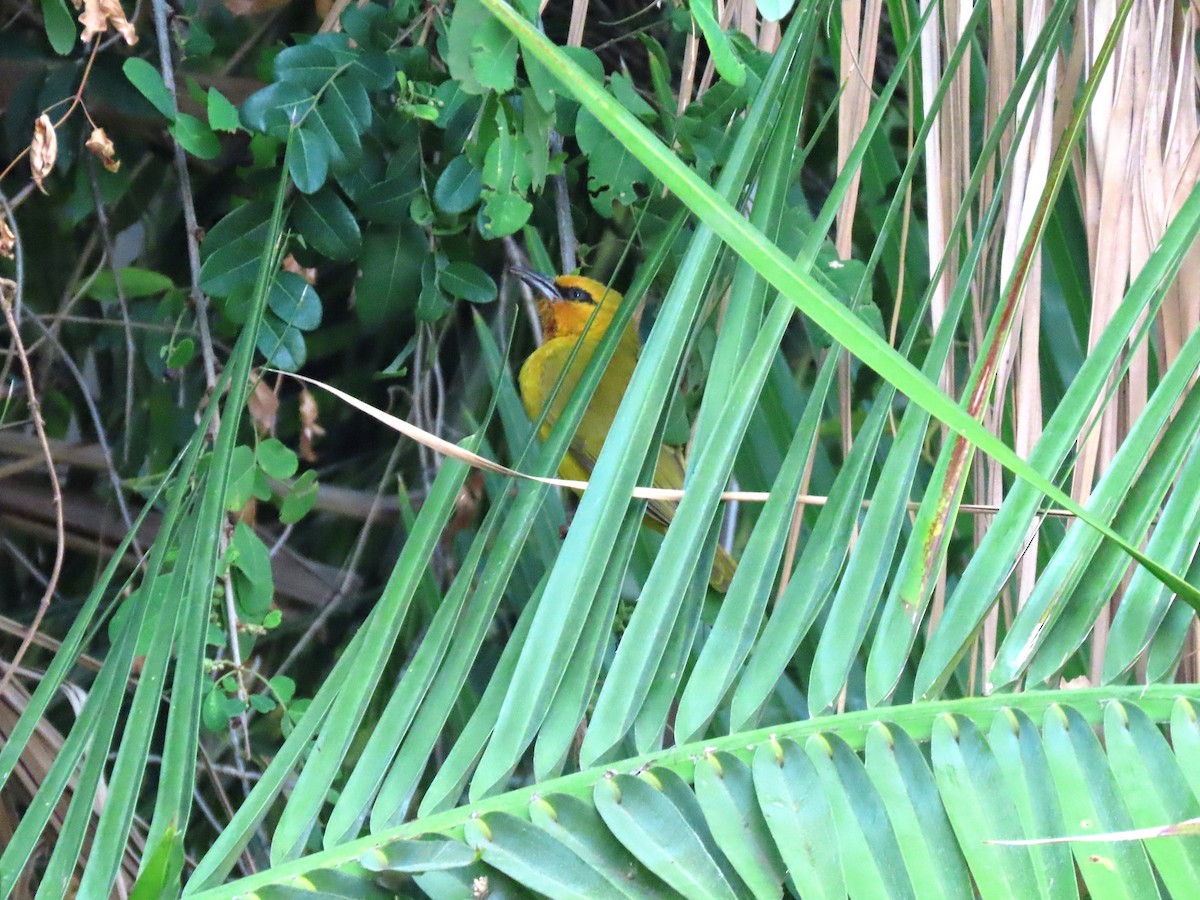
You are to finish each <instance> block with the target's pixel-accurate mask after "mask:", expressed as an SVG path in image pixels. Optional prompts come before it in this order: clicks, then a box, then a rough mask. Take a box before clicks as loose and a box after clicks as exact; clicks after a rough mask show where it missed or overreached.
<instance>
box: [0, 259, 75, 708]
mask: <svg viewBox="0 0 1200 900" xmlns="http://www.w3.org/2000/svg"><path fill="white" fill-rule="evenodd" d="M10 291H11V294H10ZM20 294H21V287H20V285H19V284H18V283H17V282H13V281H10V282H8V283H7V284H4V283H0V308H3V310H4V319H5V321H6V322H8V329H9V331H11V332H12V339H13V344H14V346H15V347H16V351H17V357H18V359H19V361H20V363H21V371H22V372H23V373H24V374H25V390H26V394H27V396H28V397H29V412H30V415H31V416H32V418H33V427H34V430H35V431H36V432H37V436H38V441H39V442H40V443H41V445H42V450H43V452H44V453H45V454H46V472H47V474H48V475H49V476H50V487H51V490H52V491H53V493H54V531H55V537H56V540H55V545H54V566H53V567H52V568H51V569H50V580H49V581H48V582H47V584H46V589H45V591H44V592H43V593H42V599H41V600H40V601H38V608H37V612H36V613H35V614H34V616H33V621H32V622H30V623H29V629H28V630H27V631H26V632H25V637H24V638H22V640H21V646H20V647H18V648H17V654H16V656H14V657H13V658H12V666H11V668H9V669H6V670H5V672H4V675H3V676H0V694H2V693H3V692H4V689H5V688H6V687H7V686H8V682H9V680H10V679H11V678H12V673H13V669H15V668H16V667H17V666H19V665H20V664H21V660H22V659H24V658H25V653H26V651H28V650H29V646H30V645H31V644H32V643H33V639H34V636H35V635H36V634H37V632H38V631H39V630H40V629H41V627H42V619H44V618H45V617H46V610H48V609H49V608H50V598H51V597H53V596H54V591H55V589H56V588H57V587H58V579H59V576H60V575H61V574H62V565H63V556H64V555H65V553H66V547H67V533H66V524H65V523H64V522H63V498H62V486H61V485H60V484H59V483H58V473H57V472H56V471H55V470H54V457H53V456H52V455H51V453H50V442H49V440H48V439H47V437H46V425H45V423H44V422H43V421H42V405H41V403H40V402H39V401H38V396H37V390H35V389H34V386H33V369H32V368H30V366H29V356H28V355H27V354H26V353H25V345H24V343H22V341H21V332H20V329H19V328H18V327H17V319H16V316H14V315H13V306H14V300H17V299H19V297H20Z"/></svg>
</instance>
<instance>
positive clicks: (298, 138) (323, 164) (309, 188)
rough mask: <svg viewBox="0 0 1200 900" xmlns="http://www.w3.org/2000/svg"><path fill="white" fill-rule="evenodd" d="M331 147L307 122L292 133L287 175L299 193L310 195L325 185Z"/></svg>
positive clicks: (324, 137)
mask: <svg viewBox="0 0 1200 900" xmlns="http://www.w3.org/2000/svg"><path fill="white" fill-rule="evenodd" d="M331 146H332V144H331V142H330V141H329V139H328V138H327V137H326V136H325V135H324V134H322V133H321V132H320V131H317V130H316V129H315V128H314V127H313V126H312V125H310V124H309V123H307V122H306V123H305V124H303V125H301V126H300V127H299V128H297V129H296V130H295V131H294V132H292V138H291V140H290V141H289V142H288V155H287V163H288V174H289V175H291V176H292V181H293V182H295V184H296V187H297V188H298V189H299V190H300V191H301V192H303V193H305V194H312V193H314V192H316V191H318V190H320V189H321V186H322V185H323V184H325V179H326V178H327V177H328V176H329V155H330V148H331Z"/></svg>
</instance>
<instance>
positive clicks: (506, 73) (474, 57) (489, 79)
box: [471, 18, 518, 94]
mask: <svg viewBox="0 0 1200 900" xmlns="http://www.w3.org/2000/svg"><path fill="white" fill-rule="evenodd" d="M517 47H518V44H517V39H516V37H514V36H513V34H512V32H510V31H509V30H508V29H507V28H505V27H504V26H503V25H501V24H500V23H499V22H497V21H496V20H495V19H491V18H489V20H488V23H487V24H485V25H484V26H483V27H482V28H480V29H478V30H477V31H476V32H475V33H474V34H473V35H472V36H471V67H472V68H473V69H474V70H475V76H476V77H477V78H478V79H479V82H480V84H482V85H483V86H484V87H489V88H491V89H492V90H493V91H496V92H497V93H501V94H502V93H506V92H508V91H511V90H512V89H513V87H514V86H515V84H516V76H517Z"/></svg>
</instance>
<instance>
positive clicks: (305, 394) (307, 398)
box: [300, 388, 325, 463]
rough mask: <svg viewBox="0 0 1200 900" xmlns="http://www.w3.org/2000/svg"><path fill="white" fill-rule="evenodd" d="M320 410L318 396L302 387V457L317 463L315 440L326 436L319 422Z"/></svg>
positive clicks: (306, 460)
mask: <svg viewBox="0 0 1200 900" xmlns="http://www.w3.org/2000/svg"><path fill="white" fill-rule="evenodd" d="M320 412H321V411H320V409H319V408H318V407H317V398H316V397H314V396H313V395H312V393H311V392H310V391H309V389H308V388H304V389H302V390H301V391H300V457H301V458H302V459H303V460H304V461H305V462H310V463H315V462H316V461H317V454H316V451H315V450H313V442H314V441H315V440H316V439H317V438H319V437H324V436H325V429H324V428H322V427H321V426H320V424H319V423H318V422H317V417H318V416H319V415H320Z"/></svg>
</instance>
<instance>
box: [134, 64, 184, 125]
mask: <svg viewBox="0 0 1200 900" xmlns="http://www.w3.org/2000/svg"><path fill="white" fill-rule="evenodd" d="M121 70H122V71H123V72H124V73H125V77H126V78H128V79H129V82H130V84H132V85H133V86H134V87H135V88H137V89H138V90H139V91H141V94H142V96H143V97H145V98H146V99H147V100H149V101H150V103H151V105H152V106H153V107H154V108H155V109H157V110H158V111H159V112H160V113H162V114H163V116H164V117H165V118H166V120H167V121H168V122H174V121H175V102H174V101H173V100H172V99H171V92H170V91H168V90H167V86H166V84H165V83H164V82H163V79H162V75H161V74H159V71H158V69H156V68H154V66H152V65H150V63H148V62H146V60H144V59H141V58H139V57H136V56H131V57H129V59H127V60H125V64H124V65H123V66H122V67H121ZM180 143H183V142H182V141H180Z"/></svg>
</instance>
